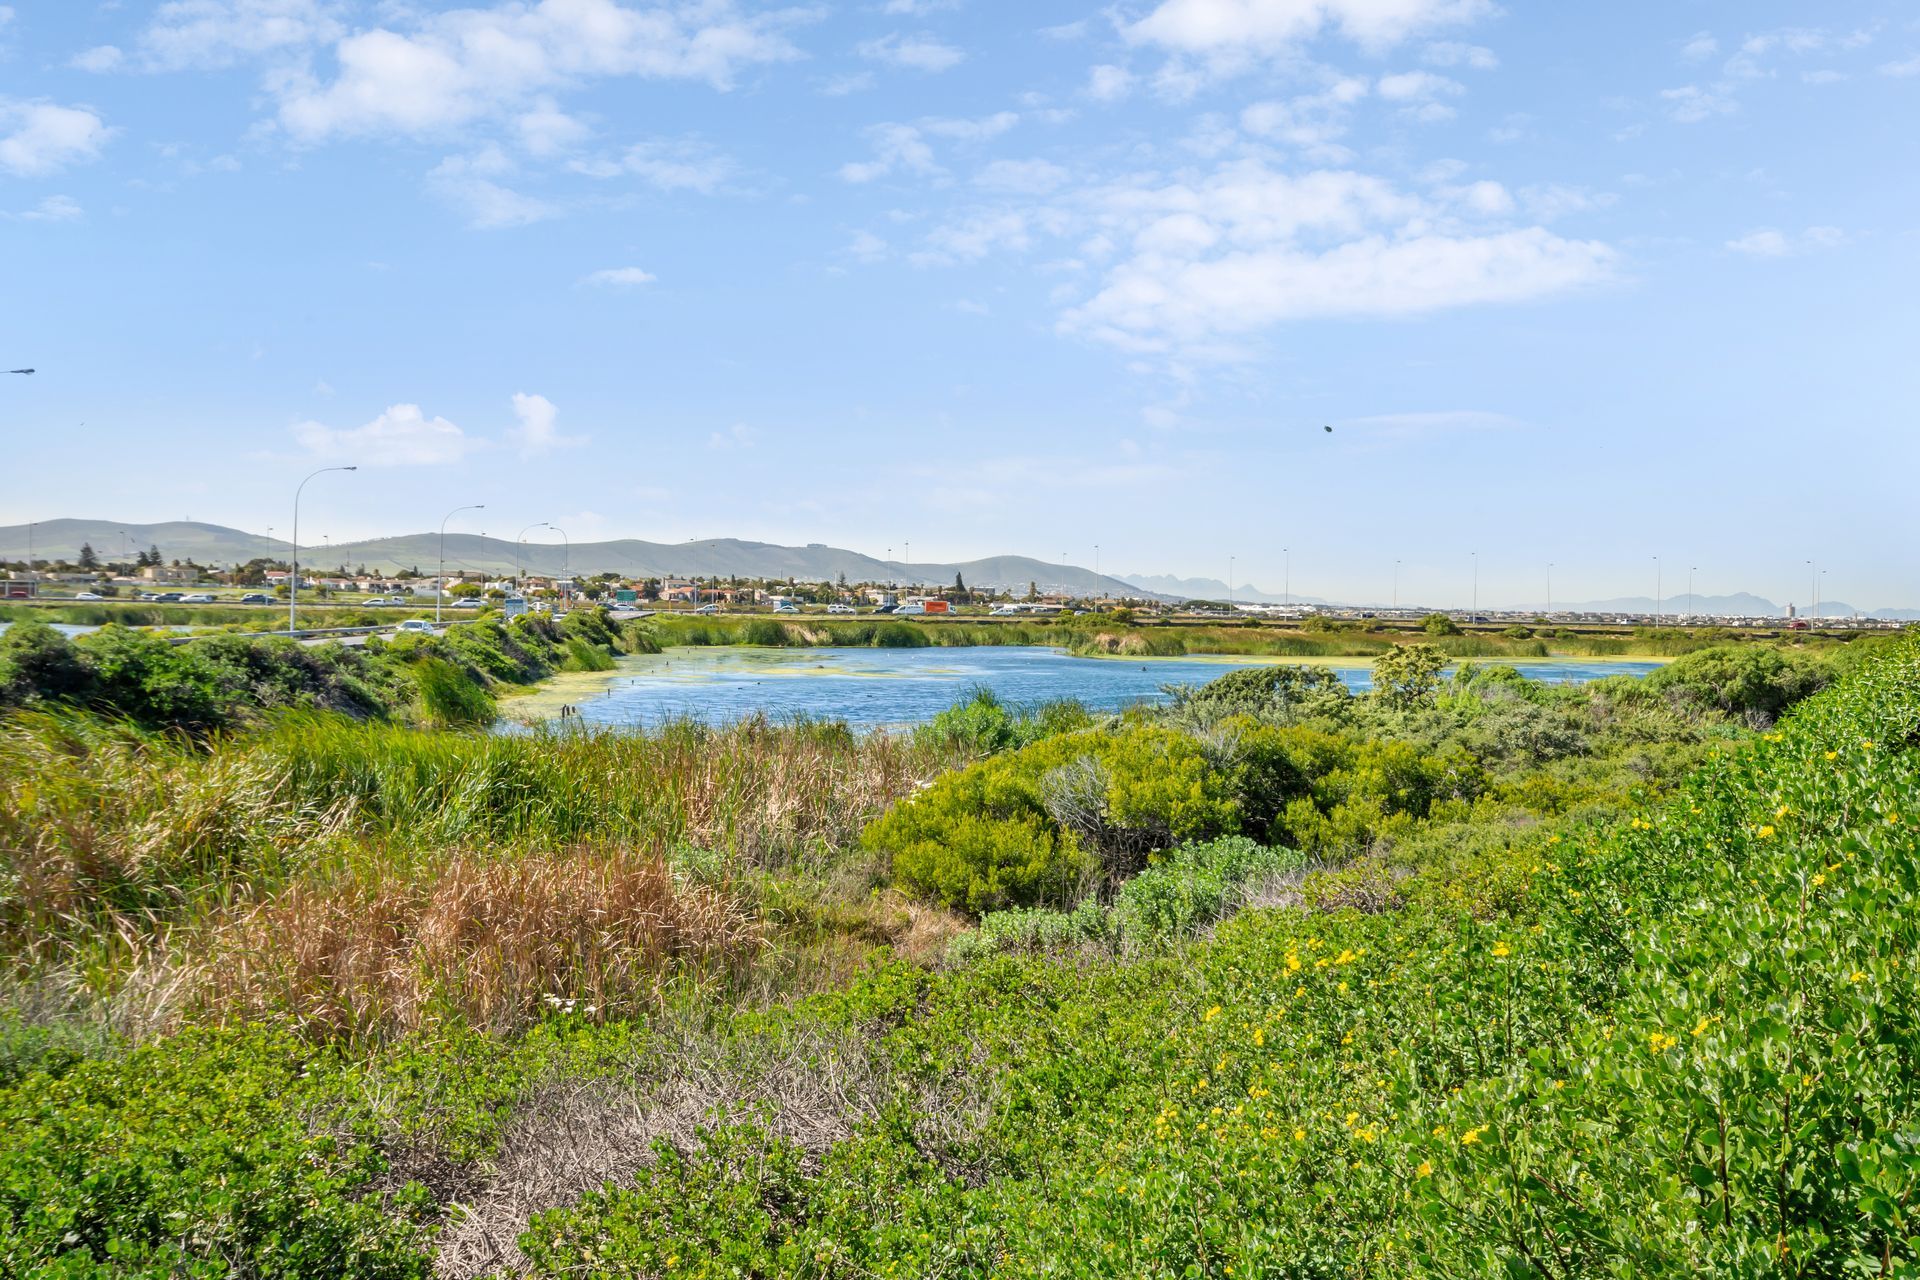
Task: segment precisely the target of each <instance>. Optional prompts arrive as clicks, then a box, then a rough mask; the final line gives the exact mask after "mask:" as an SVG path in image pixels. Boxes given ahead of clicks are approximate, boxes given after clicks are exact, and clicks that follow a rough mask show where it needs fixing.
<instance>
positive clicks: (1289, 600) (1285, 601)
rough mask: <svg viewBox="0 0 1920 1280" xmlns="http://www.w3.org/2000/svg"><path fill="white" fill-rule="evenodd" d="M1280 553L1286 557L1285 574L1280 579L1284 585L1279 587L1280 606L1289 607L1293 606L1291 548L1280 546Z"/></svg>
mask: <svg viewBox="0 0 1920 1280" xmlns="http://www.w3.org/2000/svg"><path fill="white" fill-rule="evenodd" d="M1280 554H1281V555H1283V556H1285V557H1286V559H1287V576H1286V577H1285V578H1283V579H1282V580H1281V581H1282V582H1284V583H1285V585H1284V586H1283V587H1281V589H1280V607H1281V608H1283V609H1291V608H1293V548H1291V547H1282V548H1280Z"/></svg>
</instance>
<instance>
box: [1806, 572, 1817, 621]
mask: <svg viewBox="0 0 1920 1280" xmlns="http://www.w3.org/2000/svg"><path fill="white" fill-rule="evenodd" d="M1807 581H1808V582H1809V583H1811V584H1812V585H1811V586H1809V587H1808V588H1807V594H1808V595H1810V596H1811V597H1813V604H1812V605H1811V606H1810V609H1811V613H1812V614H1814V615H1817V614H1818V613H1819V612H1820V571H1819V570H1818V569H1816V568H1815V567H1814V564H1813V561H1811V560H1809V561H1807Z"/></svg>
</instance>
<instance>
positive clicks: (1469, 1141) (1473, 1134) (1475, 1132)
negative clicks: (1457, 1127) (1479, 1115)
mask: <svg viewBox="0 0 1920 1280" xmlns="http://www.w3.org/2000/svg"><path fill="white" fill-rule="evenodd" d="M1486 1131H1487V1126H1485V1125H1481V1126H1480V1127H1479V1128H1478V1129H1469V1130H1467V1131H1466V1132H1465V1133H1463V1134H1461V1135H1460V1145H1461V1146H1463V1147H1471V1146H1473V1145H1474V1144H1476V1143H1478V1142H1479V1141H1480V1135H1481V1134H1483V1133H1485V1132H1486Z"/></svg>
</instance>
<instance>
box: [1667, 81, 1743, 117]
mask: <svg viewBox="0 0 1920 1280" xmlns="http://www.w3.org/2000/svg"><path fill="white" fill-rule="evenodd" d="M1660 98H1661V101H1663V102H1665V103H1666V104H1667V114H1669V115H1671V116H1672V117H1673V118H1674V119H1675V120H1676V121H1678V122H1679V123H1681V124H1699V123H1700V122H1701V121H1703V120H1711V119H1713V118H1714V117H1715V116H1729V115H1732V114H1733V113H1734V112H1735V111H1736V110H1738V109H1739V104H1738V103H1737V102H1735V101H1734V98H1733V95H1732V94H1731V93H1730V92H1729V91H1728V88H1727V86H1726V85H1724V84H1713V85H1697V84H1687V85H1681V86H1680V87H1679V88H1678V89H1662V90H1661V91H1660Z"/></svg>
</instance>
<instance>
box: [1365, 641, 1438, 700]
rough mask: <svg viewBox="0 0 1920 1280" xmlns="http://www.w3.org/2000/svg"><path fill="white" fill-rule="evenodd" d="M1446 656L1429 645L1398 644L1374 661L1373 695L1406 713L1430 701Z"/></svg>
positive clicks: (1436, 687)
mask: <svg viewBox="0 0 1920 1280" xmlns="http://www.w3.org/2000/svg"><path fill="white" fill-rule="evenodd" d="M1446 665H1447V655H1446V654H1444V653H1442V652H1440V650H1438V649H1436V648H1434V647H1433V646H1432V645H1430V644H1409V645H1400V646H1396V647H1395V648H1392V649H1389V650H1387V651H1386V652H1385V653H1383V654H1381V655H1380V656H1379V657H1378V658H1375V659H1374V660H1373V692H1374V696H1376V697H1378V698H1379V699H1380V700H1381V701H1382V702H1385V703H1386V704H1387V705H1388V706H1390V707H1397V708H1399V709H1401V710H1407V709H1409V708H1412V707H1417V706H1420V705H1421V704H1423V703H1425V702H1428V701H1429V700H1431V699H1432V697H1433V694H1434V690H1436V689H1438V688H1439V687H1440V668H1442V667H1444V666H1446Z"/></svg>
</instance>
